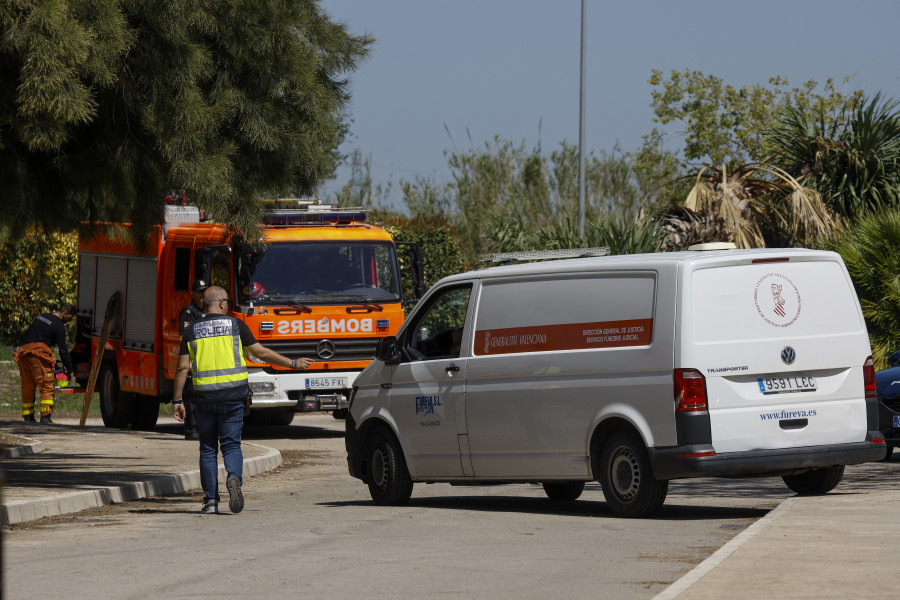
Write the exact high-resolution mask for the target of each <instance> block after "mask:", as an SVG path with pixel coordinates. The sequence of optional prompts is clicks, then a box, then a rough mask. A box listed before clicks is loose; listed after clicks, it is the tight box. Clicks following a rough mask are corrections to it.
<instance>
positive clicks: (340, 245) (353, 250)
mask: <svg viewBox="0 0 900 600" xmlns="http://www.w3.org/2000/svg"><path fill="white" fill-rule="evenodd" d="M238 281H239V285H238V301H239V303H240V304H242V305H248V304H249V303H250V302H253V303H254V304H255V305H292V304H304V305H305V304H356V303H366V302H369V303H384V302H399V301H400V278H399V276H398V268H397V256H396V253H395V251H394V246H393V245H392V244H390V243H377V242H276V243H272V244H270V245H269V246H268V247H266V249H265V250H264V251H263V252H260V253H253V254H245V255H242V256H240V257H239V259H238Z"/></svg>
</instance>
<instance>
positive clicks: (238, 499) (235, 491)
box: [225, 475, 244, 513]
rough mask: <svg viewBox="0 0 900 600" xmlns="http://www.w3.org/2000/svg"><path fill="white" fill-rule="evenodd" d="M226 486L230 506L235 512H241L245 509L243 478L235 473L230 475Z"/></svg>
mask: <svg viewBox="0 0 900 600" xmlns="http://www.w3.org/2000/svg"><path fill="white" fill-rule="evenodd" d="M225 487H226V488H228V508H230V509H231V512H233V513H239V512H241V511H242V510H244V495H243V494H242V493H241V480H240V479H238V478H237V477H235V476H234V475H229V476H228V479H226V480H225Z"/></svg>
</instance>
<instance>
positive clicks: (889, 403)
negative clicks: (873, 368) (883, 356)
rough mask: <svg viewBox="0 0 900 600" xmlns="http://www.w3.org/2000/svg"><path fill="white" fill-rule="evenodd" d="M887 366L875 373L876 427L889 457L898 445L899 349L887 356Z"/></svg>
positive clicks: (899, 431)
mask: <svg viewBox="0 0 900 600" xmlns="http://www.w3.org/2000/svg"><path fill="white" fill-rule="evenodd" d="M888 364H889V365H891V366H890V367H889V368H887V369H884V370H881V371H878V372H876V373H875V387H876V389H877V390H878V429H880V430H881V434H882V435H883V436H884V441H885V443H886V444H887V456H885V457H884V458H885V460H887V459H889V458H890V457H891V454H892V453H893V452H894V447H895V446H900V351H897V352H894V353H893V354H891V356H890V358H888Z"/></svg>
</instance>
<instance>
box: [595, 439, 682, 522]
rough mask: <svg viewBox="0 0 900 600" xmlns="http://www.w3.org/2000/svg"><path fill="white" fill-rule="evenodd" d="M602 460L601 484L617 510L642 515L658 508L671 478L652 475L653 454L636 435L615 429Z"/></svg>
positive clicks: (605, 447)
mask: <svg viewBox="0 0 900 600" xmlns="http://www.w3.org/2000/svg"><path fill="white" fill-rule="evenodd" d="M600 462H601V471H600V487H601V488H603V496H604V497H605V498H606V504H607V505H609V508H610V510H611V511H612V512H613V513H614V514H617V515H620V516H623V517H642V516H646V515H650V514H652V513H654V512H656V511H657V510H659V508H660V507H661V506H662V504H663V502H664V501H665V499H666V493H668V491H669V482H668V481H660V480H658V479H656V478H655V477H653V469H652V468H651V466H650V456H649V455H648V454H647V449H646V448H644V444H643V443H642V442H641V440H640V438H639V437H638V436H637V435H635V434H634V433H632V432H627V431H620V432H617V433H614V434H613V435H612V436H610V438H609V439H608V440H607V441H606V443H605V444H604V445H603V451H602V452H601V453H600Z"/></svg>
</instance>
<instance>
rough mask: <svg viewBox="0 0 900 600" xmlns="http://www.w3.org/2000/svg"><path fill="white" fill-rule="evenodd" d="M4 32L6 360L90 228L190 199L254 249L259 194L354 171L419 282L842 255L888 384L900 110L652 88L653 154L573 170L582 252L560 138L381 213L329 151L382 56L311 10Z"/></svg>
mask: <svg viewBox="0 0 900 600" xmlns="http://www.w3.org/2000/svg"><path fill="white" fill-rule="evenodd" d="M173 15H177V16H178V18H172V16H173ZM361 25H363V26H364V24H361ZM0 30H2V31H3V32H4V35H3V36H0V82H19V84H17V85H0V184H2V185H0V189H3V190H4V191H3V193H4V196H3V201H4V205H5V207H6V208H7V210H6V211H4V212H3V214H2V215H0V317H2V318H0V342H3V343H7V344H16V343H18V340H19V339H20V337H21V334H22V332H23V331H24V329H25V327H26V326H27V325H28V323H29V322H30V321H31V320H32V319H33V318H34V316H35V315H36V314H38V313H40V312H42V311H47V310H52V309H55V308H56V307H57V306H58V304H59V303H60V302H73V303H74V302H75V301H76V290H75V279H76V275H77V257H76V251H75V248H76V244H77V239H76V236H77V234H76V233H74V232H75V230H76V228H77V225H78V223H79V222H80V221H90V222H95V223H96V222H102V221H104V220H123V219H127V220H129V221H131V222H133V223H134V224H135V227H133V228H132V231H133V232H134V235H136V236H138V237H140V236H141V234H142V232H145V231H146V229H147V228H148V227H150V226H151V225H153V224H156V223H159V222H160V221H161V219H162V215H163V213H164V208H163V206H164V204H163V200H162V199H163V197H164V196H165V195H166V194H167V193H169V191H170V190H181V189H185V190H187V197H188V198H189V200H190V202H191V203H192V204H196V205H198V206H199V207H200V208H201V209H202V210H204V211H205V212H206V214H207V215H209V216H211V217H212V218H214V219H215V220H217V221H219V222H222V223H225V224H226V225H227V226H228V227H230V228H231V230H232V231H234V232H240V233H241V234H242V235H243V236H244V237H245V239H247V240H248V241H250V242H253V241H258V235H259V231H258V229H257V228H256V224H257V223H258V222H259V221H260V216H261V214H262V211H263V210H264V205H263V203H262V202H261V201H260V200H259V199H260V198H262V197H285V196H297V195H314V194H315V193H316V191H317V190H318V189H320V188H321V184H322V183H323V182H324V181H327V180H328V179H330V178H332V177H333V176H334V173H335V169H336V167H337V165H339V164H341V163H342V162H349V163H350V165H351V166H352V171H353V172H352V177H351V178H350V180H349V181H348V183H347V185H346V186H345V187H344V189H342V190H341V191H340V193H338V194H335V195H334V196H333V197H332V198H327V199H326V201H331V202H337V203H339V204H341V205H342V206H363V207H366V208H368V209H370V210H371V211H372V217H371V218H372V220H373V221H374V222H376V223H379V224H383V225H385V226H387V227H388V229H389V230H390V231H391V232H392V233H394V234H396V235H397V237H398V238H401V239H404V240H409V241H418V242H419V243H420V244H421V245H422V246H423V247H424V248H425V250H426V252H425V274H426V283H428V284H431V283H433V282H434V281H436V280H438V279H440V278H441V277H442V276H444V275H447V274H450V273H454V272H458V271H462V270H466V269H471V268H478V267H479V265H480V263H479V256H480V255H482V254H487V253H491V252H497V251H511V250H532V249H543V248H571V247H580V246H607V247H609V248H610V251H611V253H613V254H621V253H636V252H654V251H668V250H679V249H683V248H686V247H688V246H690V245H692V244H696V243H701V242H710V241H731V242H734V243H735V244H736V245H737V246H738V247H743V248H750V247H792V246H804V247H812V248H831V249H835V250H837V251H838V252H840V253H841V254H842V255H844V257H845V259H846V261H847V263H848V265H850V266H851V273H852V274H853V277H854V282H855V283H856V287H857V292H858V294H859V296H860V300H861V302H862V305H863V309H864V311H865V317H866V320H867V323H868V325H869V328H870V332H872V341H873V346H874V347H875V348H876V350H875V357H876V361H877V363H878V366H879V367H883V366H884V358H885V356H886V355H887V354H889V353H890V351H892V350H893V349H897V348H900V311H897V310H894V309H893V307H894V306H896V305H897V302H896V300H897V299H898V297H900V264H898V262H897V261H895V260H893V258H892V257H893V256H894V255H895V254H897V248H896V244H897V243H900V241H897V242H896V243H895V241H894V238H892V237H891V236H889V235H887V233H889V232H890V231H889V230H890V227H891V226H892V225H891V223H892V220H896V219H898V218H900V217H898V214H900V112H898V105H897V102H896V101H895V100H893V99H890V98H885V97H883V96H882V95H881V94H879V93H870V94H869V93H866V92H864V91H863V90H857V89H852V88H851V87H850V85H849V79H844V80H841V81H835V80H831V79H829V80H827V81H825V82H824V83H822V84H820V83H819V82H816V81H808V82H804V83H801V84H800V85H796V84H795V85H791V84H790V83H789V82H788V81H787V80H786V79H784V78H781V77H773V78H772V79H770V80H769V81H768V82H766V83H765V84H754V85H747V86H744V87H740V88H736V87H734V86H731V85H728V84H727V83H726V82H725V81H723V80H722V79H721V78H719V77H716V76H714V75H709V74H704V73H702V72H699V71H690V70H685V71H672V72H670V73H668V74H666V73H664V72H662V71H653V72H652V73H650V75H649V79H648V84H649V86H650V107H651V110H652V112H653V115H654V117H653V126H652V129H651V130H650V131H649V132H648V133H647V135H645V136H644V140H643V143H642V145H641V146H640V147H639V148H634V149H623V148H620V147H618V146H616V147H613V148H609V149H602V150H594V151H588V155H587V156H586V157H585V162H586V206H585V213H586V223H585V228H584V235H583V236H582V235H581V233H580V225H579V222H578V213H579V207H578V187H579V186H578V149H577V147H576V146H575V145H573V144H571V143H568V142H566V141H563V142H561V143H559V144H558V145H556V146H553V147H549V148H547V147H544V146H543V145H541V144H538V145H536V146H533V147H529V146H527V145H525V144H524V143H520V142H518V141H516V140H508V139H503V138H502V137H495V138H494V139H492V140H490V141H489V142H488V143H486V144H484V145H479V146H476V145H475V144H474V143H473V142H472V141H471V140H468V144H465V143H460V144H457V141H458V140H453V139H450V140H448V141H449V145H450V146H451V147H452V149H451V150H448V152H447V167H448V168H447V170H446V172H448V173H449V177H448V178H447V180H437V179H435V178H431V177H415V178H414V179H412V180H400V181H399V182H396V186H397V188H398V189H399V190H400V192H401V195H402V206H399V207H398V206H395V205H393V204H391V203H390V202H388V198H391V197H392V191H393V190H394V186H395V183H394V182H388V183H385V184H380V185H375V184H374V183H373V181H372V178H371V175H370V170H369V164H370V160H371V159H365V158H363V156H365V155H364V154H363V152H362V151H360V150H358V151H355V152H354V153H352V154H351V155H350V156H348V157H345V156H341V155H340V154H339V153H338V148H339V146H340V144H341V143H342V142H343V141H344V140H345V139H346V137H347V135H348V132H349V131H350V123H351V120H350V119H351V116H350V113H349V106H350V105H349V101H350V91H351V90H350V87H349V85H350V84H349V79H348V75H350V74H352V73H353V72H354V71H355V70H356V69H357V68H358V67H359V66H360V65H361V64H362V61H364V60H365V58H366V57H367V55H368V53H369V51H370V49H371V47H372V45H373V44H374V42H375V39H374V37H373V36H371V35H368V34H366V35H362V36H354V35H351V34H350V33H349V31H348V28H347V26H346V25H344V24H342V23H336V22H334V21H332V20H331V19H330V17H329V16H328V15H327V13H326V12H325V11H324V9H323V8H322V6H321V5H320V3H319V2H318V1H316V0H311V1H310V2H302V3H282V4H277V5H276V4H260V5H258V6H257V5H254V6H252V7H250V8H248V7H247V6H245V5H244V4H240V5H238V4H236V3H234V2H220V3H214V4H212V5H210V6H208V7H206V8H205V9H204V10H203V11H198V10H197V9H196V7H195V6H194V5H193V4H192V3H190V2H186V1H184V0H173V1H172V2H169V3H167V5H166V10H165V11H161V10H160V9H159V7H158V5H157V4H156V3H149V4H148V3H116V2H99V3H98V2H89V1H87V0H66V1H64V2H51V3H38V4H36V5H34V6H32V5H31V4H27V5H26V4H21V5H13V6H11V7H9V8H8V9H5V10H0ZM260 30H265V31H267V43H265V44H259V43H257V40H258V36H257V35H256V33H258V31H260ZM51 98H52V99H53V101H52V102H51V101H48V99H51ZM594 118H603V116H602V115H595V116H594ZM123 123H127V124H128V125H127V127H125V126H123V125H122V124H123ZM879 236H881V237H879Z"/></svg>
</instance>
